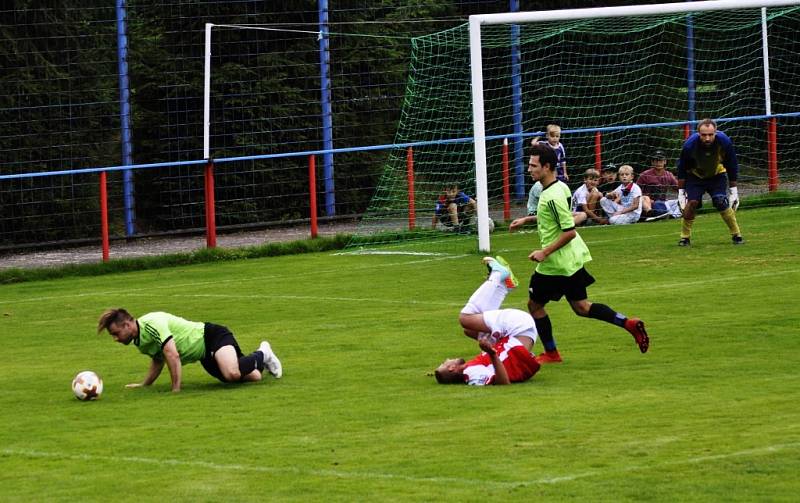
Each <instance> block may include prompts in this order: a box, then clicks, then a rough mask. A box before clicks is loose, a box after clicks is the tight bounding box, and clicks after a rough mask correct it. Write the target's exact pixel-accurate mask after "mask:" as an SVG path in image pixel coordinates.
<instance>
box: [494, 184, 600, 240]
mask: <svg viewBox="0 0 800 503" xmlns="http://www.w3.org/2000/svg"><path fill="white" fill-rule="evenodd" d="M542 190H544V187H542V182H536V183H534V184H533V186H532V187H531V190H530V192H528V214H527V215H525V216H524V217H519V218H515V219H514V220H513V221H512V222H511V223H510V224H509V225H508V231H509V232H514V231H515V230H517V229H519V228H520V227H522V226H523V225H525V224H535V223H536V220H537V218H536V213H537V212H538V211H539V210H538V207H539V197H540V196H541V195H542ZM572 220H573V221H574V222H575V225H576V226H578V225H581V224H582V223H583V222H585V221H586V213H583V212H580V211H579V212H576V211H574V208H573V212H572Z"/></svg>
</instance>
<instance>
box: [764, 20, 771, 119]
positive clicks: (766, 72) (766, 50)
mask: <svg viewBox="0 0 800 503" xmlns="http://www.w3.org/2000/svg"><path fill="white" fill-rule="evenodd" d="M761 47H762V49H763V52H764V113H766V114H767V115H772V99H771V98H770V96H769V43H768V41H767V8H766V7H762V8H761Z"/></svg>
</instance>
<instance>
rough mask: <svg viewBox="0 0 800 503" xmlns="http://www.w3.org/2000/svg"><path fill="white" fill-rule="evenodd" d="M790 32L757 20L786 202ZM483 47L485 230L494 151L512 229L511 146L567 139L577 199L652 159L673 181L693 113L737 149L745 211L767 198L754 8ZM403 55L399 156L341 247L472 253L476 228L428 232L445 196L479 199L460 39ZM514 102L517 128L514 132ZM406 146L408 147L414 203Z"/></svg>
mask: <svg viewBox="0 0 800 503" xmlns="http://www.w3.org/2000/svg"><path fill="white" fill-rule="evenodd" d="M687 24H690V25H691V30H692V31H693V33H694V36H693V37H692V38H691V39H690V38H689V37H688V36H687ZM797 26H800V9H798V8H797V7H793V8H784V9H770V10H769V11H768V12H767V27H768V32H767V33H768V49H769V72H770V81H769V82H770V87H771V106H772V113H773V114H775V115H778V117H777V131H778V159H779V179H780V186H779V188H780V189H781V190H788V191H796V190H797V186H798V182H799V181H800V163H799V161H800V148H798V147H800V120H799V119H798V117H797V116H796V115H795V116H792V115H791V114H793V113H797V112H798V111H800V75H798V70H799V68H800V67H799V66H798V61H800V60H798V58H797V54H798V50H800V42H799V41H798V40H799V39H798V37H797V36H796V27H797ZM688 42H691V44H689V43H688ZM481 43H482V64H483V76H484V80H483V86H484V109H485V127H486V137H487V141H486V150H487V177H488V204H489V209H490V212H489V213H490V217H491V218H492V219H494V221H495V222H497V223H501V222H502V221H503V219H504V212H503V208H504V200H505V199H504V181H503V180H504V176H503V157H504V155H503V139H504V138H507V139H508V143H509V146H510V148H509V149H508V157H509V161H508V167H509V168H508V169H509V171H510V175H509V177H508V178H509V184H508V186H509V188H508V193H509V194H510V198H509V199H510V204H511V218H515V217H518V216H522V215H524V214H525V213H526V209H525V200H526V198H527V191H528V189H529V187H530V184H531V180H530V178H529V176H527V173H526V172H525V170H526V167H527V166H526V165H527V162H526V161H527V158H526V157H525V154H524V153H523V152H524V150H523V149H522V148H521V147H522V146H523V145H525V146H527V145H528V144H529V142H530V138H531V137H532V136H534V135H537V134H538V135H542V134H543V132H544V130H545V127H546V126H547V124H548V123H556V124H558V125H560V126H561V128H562V129H563V131H564V132H563V133H562V138H561V142H562V144H563V145H564V148H565V150H566V157H567V171H568V173H569V176H570V179H569V180H570V182H569V183H570V185H571V187H572V188H573V190H574V188H576V187H577V186H579V185H580V183H581V181H582V173H583V172H584V171H585V170H586V169H587V168H593V167H595V166H597V165H598V164H599V165H600V166H601V167H602V166H604V165H606V164H608V163H615V164H617V165H620V164H630V165H632V166H633V167H634V170H635V172H636V173H637V174H638V173H640V172H641V171H643V170H644V169H647V168H648V167H649V162H650V161H649V156H650V155H651V154H652V152H653V151H654V150H656V149H660V150H662V151H664V152H665V154H666V156H667V158H668V168H669V169H671V170H673V171H674V170H675V164H676V160H677V157H678V155H679V152H680V148H681V145H682V143H683V141H684V138H685V136H684V135H685V129H684V123H685V122H686V121H688V120H690V118H691V115H690V110H691V109H692V107H693V109H694V114H695V117H696V119H701V118H704V117H711V118H716V119H718V120H719V129H720V130H722V131H724V132H725V133H727V134H728V135H729V136H730V137H731V138H732V139H733V141H734V144H735V145H736V148H737V153H738V158H739V163H740V180H739V185H740V187H741V188H740V191H741V192H742V194H744V195H745V198H747V197H753V199H752V202H755V201H756V200H757V199H758V198H755V197H754V195H758V194H762V195H763V194H764V193H765V192H767V191H768V164H767V163H768V156H767V129H768V128H767V120H766V119H765V118H763V117H760V118H755V117H754V116H763V115H764V114H765V110H766V98H765V89H764V60H763V45H762V19H761V10H760V9H746V10H732V11H719V12H705V13H702V12H698V13H692V14H691V15H688V14H672V15H657V16H642V17H619V18H603V19H585V20H576V21H569V22H563V21H562V22H546V23H545V22H543V23H530V24H522V25H489V26H483V27H482V29H481ZM690 46H693V48H692V49H691V50H690ZM411 49H412V58H411V63H410V67H409V73H408V83H407V88H406V95H405V99H404V102H403V108H402V113H401V118H400V121H399V124H398V128H397V134H396V138H395V143H396V144H398V145H403V146H401V147H397V148H395V149H394V150H392V151H391V152H390V153H389V155H388V156H387V158H386V161H385V164H384V168H383V174H382V178H381V180H380V183H379V185H378V187H377V188H376V191H375V195H374V197H373V199H372V201H371V203H370V205H369V208H368V211H367V212H366V213H365V215H364V217H363V219H362V221H361V223H360V225H359V227H358V231H357V233H356V235H355V236H354V238H353V240H352V242H351V243H350V246H351V247H363V246H368V245H373V244H379V243H380V244H385V243H388V242H392V241H394V242H397V241H398V237H403V238H409V239H427V240H430V241H432V242H437V243H442V242H452V243H453V245H455V243H456V242H458V243H461V244H462V245H465V246H467V247H468V248H469V247H471V248H472V249H474V247H475V244H476V241H477V240H476V238H475V232H474V229H473V230H472V235H471V236H466V237H465V236H464V233H465V232H469V230H468V229H464V230H462V232H448V231H447V228H446V227H444V226H441V225H437V228H436V229H435V230H434V229H432V222H433V219H434V204H435V201H436V200H437V198H438V197H439V195H440V194H441V192H442V190H443V188H444V187H446V186H449V185H452V184H454V183H457V184H458V185H459V186H460V188H462V190H464V191H465V192H466V193H467V194H468V195H471V196H473V197H474V195H475V175H474V169H475V168H474V145H473V142H472V141H471V137H472V134H473V132H472V129H473V125H472V98H471V85H470V52H469V27H468V25H467V24H465V25H461V26H458V27H456V28H454V29H450V30H446V31H442V32H438V33H433V34H430V35H427V36H422V37H418V38H414V39H413V40H412V48H411ZM515 51H518V54H519V63H518V64H516V65H515V64H514V62H515V58H514V56H513V54H514V53H515ZM690 68H691V70H693V74H694V80H693V82H691V81H690V80H689V78H688V75H689V74H690V71H689V70H690ZM515 81H516V82H519V84H518V85H516V86H515V84H514V83H515ZM690 91H693V92H694V95H695V99H694V100H693V103H692V101H690V98H689V96H690V94H691V93H690ZM515 96H516V97H517V98H516V101H517V102H520V103H521V120H519V119H517V120H515V113H514V112H515V110H514V108H515V107H514V103H515ZM515 124H521V131H522V132H523V135H522V136H519V135H517V136H515V133H514V132H515ZM518 127H519V126H518ZM691 128H692V130H693V129H694V126H693V125H692V126H691ZM518 130H519V129H518ZM598 133H599V135H600V137H599V138H598ZM407 144H414V146H413V153H412V156H413V196H414V197H413V199H411V198H410V197H409V194H410V190H409V189H410V183H409V152H408V148H407V146H406V145H407ZM598 146H599V149H600V152H599V155H598V152H597V148H598ZM769 201H773V202H769ZM763 204H774V199H765V202H764V203H763ZM412 210H413V214H414V218H413V219H412V220H410V219H409V214H410V213H411V212H412ZM473 220H474V218H473ZM412 227H413V231H412V230H411V228H412ZM452 238H459V239H457V240H455V241H454V240H453V239H452ZM405 241H406V240H401V242H405ZM437 246H441V245H438V244H437V245H434V247H437ZM447 246H448V247H449V246H451V245H447Z"/></svg>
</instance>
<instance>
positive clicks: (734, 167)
mask: <svg viewBox="0 0 800 503" xmlns="http://www.w3.org/2000/svg"><path fill="white" fill-rule="evenodd" d="M717 140H718V141H719V142H720V145H721V146H722V165H723V166H725V171H726V172H727V173H728V180H730V181H731V182H735V181H736V180H737V179H738V178H739V160H738V159H737V158H736V149H735V148H733V141H732V140H731V139H730V137H728V135H726V134H725V133H723V132H721V131H718V132H717Z"/></svg>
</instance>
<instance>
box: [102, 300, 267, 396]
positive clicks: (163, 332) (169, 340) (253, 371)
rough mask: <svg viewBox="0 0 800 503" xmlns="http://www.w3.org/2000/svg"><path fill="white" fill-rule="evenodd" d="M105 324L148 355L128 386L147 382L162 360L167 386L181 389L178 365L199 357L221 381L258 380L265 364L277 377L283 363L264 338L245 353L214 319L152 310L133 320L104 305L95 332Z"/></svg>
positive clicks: (118, 338) (153, 377)
mask: <svg viewBox="0 0 800 503" xmlns="http://www.w3.org/2000/svg"><path fill="white" fill-rule="evenodd" d="M103 330H108V333H109V334H111V337H112V338H113V339H114V340H115V341H116V342H119V343H120V344H125V345H126V346H127V345H128V344H130V343H133V345H134V346H136V348H137V349H138V350H139V352H141V353H143V354H145V355H147V356H149V357H150V358H151V361H150V368H149V370H148V371H147V375H146V376H145V378H144V381H142V382H140V383H132V384H128V385H127V386H126V387H127V388H138V387H140V386H149V385H151V384H153V382H155V380H156V379H157V378H158V376H159V375H160V374H161V370H163V368H164V363H166V364H167V368H168V369H169V373H170V376H171V377H172V391H176V392H177V391H180V390H181V366H182V365H185V364H187V363H192V362H196V361H198V360H199V361H200V363H201V364H202V365H203V368H204V369H206V372H208V373H209V374H210V375H212V376H213V377H216V378H217V379H219V380H220V381H222V382H246V381H260V380H261V377H262V372H263V371H264V368H265V367H266V368H267V370H269V373H270V374H272V375H273V376H275V377H276V378H280V377H281V375H282V374H283V368H282V366H281V362H280V360H278V357H277V356H275V353H273V352H272V348H271V347H270V345H269V343H268V342H267V341H263V342H262V343H261V345H260V346H259V347H258V349H257V350H256V351H254V352H252V353H250V354H249V355H247V356H244V355H243V354H242V350H241V349H239V344H238V343H237V342H236V339H235V338H234V337H233V334H232V333H231V331H230V330H228V329H227V328H226V327H223V326H221V325H214V324H213V323H201V322H194V321H187V320H184V319H183V318H180V317H178V316H175V315H172V314H169V313H162V312H155V313H147V314H145V315H144V316H142V317H140V318H139V319H138V320H137V319H136V318H134V317H133V316H131V315H130V313H128V311H126V310H124V309H121V308H120V309H108V310H106V311H105V312H104V313H103V315H102V316H100V320H99V321H98V323H97V333H98V334H99V333H100V332H102V331H103Z"/></svg>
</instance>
